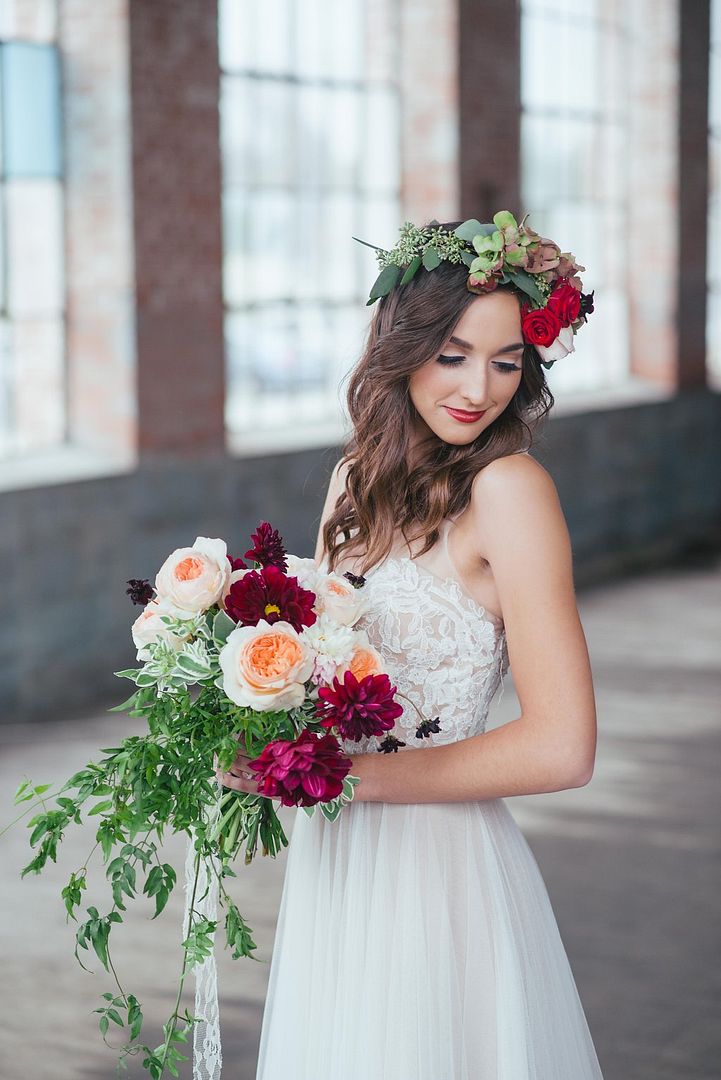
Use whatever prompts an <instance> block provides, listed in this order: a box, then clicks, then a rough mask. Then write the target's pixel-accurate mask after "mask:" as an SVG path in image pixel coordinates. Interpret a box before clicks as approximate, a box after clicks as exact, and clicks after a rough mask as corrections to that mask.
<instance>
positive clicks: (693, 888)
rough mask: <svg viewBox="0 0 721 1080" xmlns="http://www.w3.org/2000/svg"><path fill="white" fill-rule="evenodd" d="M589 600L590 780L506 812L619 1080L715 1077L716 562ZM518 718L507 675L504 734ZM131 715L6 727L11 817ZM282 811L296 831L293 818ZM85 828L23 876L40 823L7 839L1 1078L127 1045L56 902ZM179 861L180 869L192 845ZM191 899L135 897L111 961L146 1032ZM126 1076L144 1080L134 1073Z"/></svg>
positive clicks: (608, 1075) (258, 878)
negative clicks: (21, 791) (543, 889)
mask: <svg viewBox="0 0 721 1080" xmlns="http://www.w3.org/2000/svg"><path fill="white" fill-rule="evenodd" d="M578 601H579V610H580V612H581V617H582V620H583V624H584V628H585V631H586V636H587V639H588V644H589V649H590V653H591V658H592V663H593V670H594V684H595V688H596V696H597V703H598V720H599V738H598V754H597V760H596V769H595V773H594V777H593V779H592V781H591V783H590V784H588V785H587V786H586V787H583V788H577V789H572V790H570V791H563V792H556V793H553V794H543V795H532V796H519V797H514V798H509V799H508V800H507V803H508V805H509V807H510V809H511V811H512V813H513V814H514V816H515V818H516V820H517V821H518V823H519V825H520V826H521V828H522V829H523V831H524V833H525V835H526V836H527V838H528V840H529V843H530V844H531V847H532V848H533V851H534V853H535V855H536V858H537V860H538V863H539V866H540V868H541V871H542V873H543V875H544V878H545V880H546V883H547V886H548V891H549V895H550V897H551V901H552V903H553V906H554V909H555V912H556V916H557V919H558V923H559V927H560V930H561V935H562V937H563V940H564V943H565V945H566V948H567V951H568V954H569V958H570V961H571V965H572V968H573V971H574V975H575V978H576V982H577V985H578V988H579V992H580V994H581V998H582V1000H583V1003H584V1007H585V1010H586V1015H587V1017H588V1022H589V1026H590V1028H591V1032H592V1034H593V1036H594V1040H595V1043H596V1047H597V1050H598V1055H599V1058H600V1060H601V1065H602V1067H603V1071H604V1078H605V1080H719V1078H720V1077H721V1024H720V1023H719V1009H720V1007H721V906H720V905H719V900H718V897H719V893H720V892H721V865H720V864H721V844H720V839H721V838H720V835H719V822H721V785H720V784H719V781H718V778H719V775H721V560H717V561H715V562H713V563H712V564H710V565H709V564H705V565H700V566H691V567H687V568H683V569H675V570H669V571H662V572H654V573H653V574H649V575H646V576H642V577H637V578H634V579H632V580H627V581H624V582H620V583H615V584H613V585H606V586H603V587H600V588H596V589H593V590H586V591H584V592H583V593H582V594H581V595H580V596H579V598H578ZM119 689H120V690H122V688H121V687H120V684H119ZM123 696H125V695H123V694H122V693H120V692H119V694H118V701H120V700H122V697H123ZM109 704H114V702H112V703H109ZM516 715H518V705H517V699H516V698H515V694H514V692H513V686H512V681H511V679H510V677H509V678H508V679H507V680H506V685H505V689H504V693H503V696H502V699H501V701H500V702H499V701H496V703H495V704H494V707H493V712H492V716H491V726H496V725H498V724H501V723H505V722H507V721H508V720H511V719H513V718H514V717H515V716H516ZM133 723H134V722H133V721H129V720H128V719H127V718H123V717H121V716H119V715H118V714H104V713H102V712H100V713H99V714H97V715H95V716H91V717H88V718H84V719H78V720H77V721H74V722H69V723H65V722H63V723H53V722H51V721H49V722H48V723H47V724H38V725H32V726H22V727H21V726H5V727H2V726H0V748H1V751H2V757H1V760H0V822H1V823H5V822H7V821H8V820H10V818H11V816H12V814H13V808H12V795H13V792H14V790H15V788H16V786H17V784H18V782H19V780H20V779H21V778H22V777H23V776H24V775H25V774H28V775H30V776H31V777H32V779H33V781H34V782H35V783H40V782H47V781H53V780H54V781H58V780H62V779H64V778H65V777H67V776H68V775H70V773H71V772H73V771H74V770H76V769H77V768H79V767H80V766H82V765H83V764H84V763H85V762H86V761H88V760H91V759H93V758H95V757H97V751H98V747H103V746H109V745H113V744H114V743H115V742H116V741H117V739H118V738H120V737H122V736H123V735H125V734H129V733H130V732H131V731H132V730H138V729H137V727H135V728H134V727H133ZM135 723H137V722H135ZM281 812H282V814H283V820H284V822H285V827H286V832H287V833H288V835H290V832H291V829H292V824H293V821H294V816H293V815H294V814H295V811H294V810H290V809H287V810H286V809H284V810H282V811H281ZM89 837H90V831H89V830H87V829H85V828H82V829H75V831H71V832H69V833H68V834H67V837H66V840H65V841H64V842H63V844H62V846H61V851H60V865H59V866H54V865H51V866H49V868H48V869H47V870H46V871H44V872H43V874H42V875H40V876H37V877H36V876H32V877H28V878H26V879H25V880H24V881H22V882H21V881H20V879H19V874H18V871H19V868H20V867H21V866H22V865H24V863H25V862H26V861H27V858H28V849H27V838H26V831H25V829H24V828H23V827H22V826H18V827H15V828H14V829H12V830H11V831H10V832H9V833H8V834H6V835H5V837H3V838H2V839H1V840H0V875H1V877H0V888H1V890H2V913H3V917H2V920H0V950H1V959H2V973H3V978H2V980H1V981H0V1017H2V1021H1V1022H2V1048H3V1054H2V1066H0V1075H1V1076H2V1080H27V1078H32V1080H36V1078H37V1080H105V1078H109V1077H112V1076H113V1075H114V1071H115V1054H114V1053H113V1052H112V1051H111V1050H108V1049H107V1048H105V1047H104V1046H103V1044H102V1042H101V1040H100V1036H99V1034H98V1030H97V1025H96V1017H94V1016H93V1015H92V1011H91V1010H93V1009H94V1008H96V1007H97V1005H98V1004H99V1000H98V999H99V995H100V994H101V993H102V992H103V991H104V990H107V989H111V983H110V980H109V978H108V976H107V975H106V974H105V972H104V971H103V970H102V968H100V965H99V964H97V963H96V964H93V965H92V966H93V967H94V968H95V970H96V974H95V975H90V974H86V973H85V972H84V971H82V969H81V968H80V967H79V966H78V965H77V963H76V962H75V960H74V959H73V947H74V930H73V926H72V925H66V923H65V918H64V909H63V905H62V901H61V899H60V895H59V894H60V889H61V888H62V886H63V885H64V884H65V882H66V880H67V877H68V875H69V873H70V871H71V870H73V869H76V868H77V867H79V866H80V865H81V864H82V863H83V862H84V860H85V856H86V854H87V852H88V851H89V849H90V847H91V843H90V842H89ZM166 852H167V856H168V859H169V861H171V862H175V864H176V866H178V868H179V869H181V868H182V854H183V845H182V844H181V843H179V842H178V838H171V839H170V841H169V842H168V844H167V848H166ZM284 855H285V853H284ZM284 855H282V856H281V857H279V858H278V859H277V860H275V861H274V860H271V859H263V858H258V859H257V860H256V861H255V862H254V863H253V864H251V866H250V867H243V868H241V870H242V872H241V873H240V875H239V877H238V879H237V880H236V881H235V882H233V891H234V893H235V895H236V898H237V899H238V902H239V905H240V908H241V911H242V912H243V913H244V915H245V917H246V919H247V921H248V922H249V923H250V925H251V927H252V928H253V930H254V936H255V940H256V942H257V944H258V953H257V955H258V956H259V957H260V958H261V959H263V960H265V961H266V963H264V964H255V963H252V962H250V961H247V962H243V961H232V960H230V959H229V958H228V954H227V953H225V954H223V953H222V952H221V953H220V957H219V968H220V982H221V1013H222V1029H223V1049H224V1076H225V1077H227V1078H228V1080H231V1078H232V1080H254V1077H255V1059H256V1054H257V1045H258V1037H259V1025H260V1019H261V1015H262V1007H263V999H264V993H265V986H266V980H267V976H268V963H267V961H269V959H270V955H271V950H272V943H273V934H274V930H275V922H276V918H277V910H278V902H279V897H280V890H281V886H282V880H283V873H284V868H285V860H284ZM101 880H102V874H100V873H99V872H98V870H97V868H96V869H95V871H94V874H93V876H92V878H91V881H90V887H89V890H88V893H87V894H85V896H86V897H87V901H86V902H87V903H88V904H89V903H92V902H93V896H95V898H96V899H100V900H101V903H100V906H101V907H102V906H103V905H104V897H105V893H104V892H98V890H97V889H95V890H94V885H95V886H97V885H98V883H99V882H101ZM181 902H182V893H181V891H180V889H178V890H176V893H175V894H174V895H173V896H172V897H171V900H170V902H169V905H168V911H167V916H166V914H164V915H163V916H162V917H161V919H159V920H158V922H157V923H152V924H150V923H149V922H148V916H149V913H150V910H151V909H149V907H148V906H146V905H145V904H144V903H136V905H135V906H136V908H137V911H132V910H130V911H129V912H128V915H129V917H128V919H127V922H126V924H125V925H124V926H122V927H119V928H117V929H116V930H115V931H114V934H115V935H116V936H115V952H114V956H115V961H116V966H117V967H118V968H119V971H120V974H121V978H124V980H125V981H126V982H127V983H128V984H129V986H130V987H131V989H132V990H134V992H135V993H136V994H137V996H138V997H139V998H140V1000H141V1001H142V1002H143V1005H144V1009H145V1014H146V1023H147V1031H146V1034H147V1037H148V1040H155V1036H156V1034H158V1035H159V1025H160V1023H161V1022H162V1020H163V1019H164V1018H165V1016H166V1015H167V1013H168V1011H169V1010H170V1005H171V1002H170V991H171V978H174V977H175V972H176V968H177V964H178V959H179V952H178V942H179V939H180V912H181ZM189 1003H190V999H189ZM155 1041H159V1038H158V1039H157V1040H155ZM124 1075H126V1076H128V1077H139V1076H143V1077H145V1076H147V1074H146V1073H144V1072H142V1070H140V1069H139V1067H138V1066H137V1064H135V1063H134V1064H133V1065H131V1067H130V1069H129V1071H128V1073H126V1074H124ZM181 1076H184V1077H188V1076H190V1070H189V1069H187V1067H186V1069H185V1070H184V1071H182V1072H181ZM289 1080H293V1078H292V1077H289ZM369 1080H373V1078H372V1077H370V1078H369ZM439 1080H443V1078H441V1077H439ZM569 1080H572V1078H570V1077H569Z"/></svg>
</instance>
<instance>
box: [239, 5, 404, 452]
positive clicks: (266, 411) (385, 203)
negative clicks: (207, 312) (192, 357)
mask: <svg viewBox="0 0 721 1080" xmlns="http://www.w3.org/2000/svg"><path fill="white" fill-rule="evenodd" d="M396 2H397V0H393V2H389V3H387V4H384V5H378V4H367V3H364V2H363V0H346V2H344V3H343V4H338V3H335V2H334V0H304V3H303V4H302V5H299V4H297V3H294V2H292V0H265V2H264V3H262V4H258V3H256V2H255V0H221V2H220V4H219V48H220V64H221V106H220V111H221V150H222V163H223V237H224V240H223V243H224V265H223V283H224V296H225V307H226V314H225V332H226V356H227V375H228V379H227V395H226V425H227V429H228V431H229V433H231V434H232V433H236V434H240V435H243V434H244V433H257V432H259V431H260V432H266V433H267V437H266V445H272V443H273V439H274V433H277V432H279V429H280V428H282V427H286V428H287V427H288V426H290V427H291V428H292V429H293V430H294V431H295V432H298V431H300V430H302V429H306V430H308V429H311V430H314V431H316V432H317V431H318V430H319V428H320V429H322V428H323V427H325V428H329V427H331V426H333V425H337V424H338V423H339V421H340V420H341V412H342V404H343V403H342V393H339V383H340V380H341V378H342V376H343V375H344V374H345V373H346V372H347V371H348V370H349V368H350V367H351V366H352V365H353V363H354V361H355V360H356V359H357V356H358V355H359V352H360V348H361V345H362V339H363V334H364V331H365V328H366V326H367V323H368V318H369V309H368V308H366V307H365V301H366V300H367V297H368V290H369V288H370V284H371V283H372V281H373V280H374V278H375V276H376V274H377V264H376V261H375V258H374V256H373V254H372V252H371V250H370V248H367V247H363V246H362V245H361V244H358V243H356V242H355V241H354V240H353V239H352V237H353V236H358V237H360V238H361V239H364V240H369V241H370V242H371V243H375V244H379V245H381V246H383V245H384V244H385V242H386V240H387V238H388V237H389V236H393V235H394V234H395V233H396V231H397V228H398V219H399V214H400V209H399V208H400V191H399V188H400V159H399V155H400V130H399V126H400V116H399V90H398V86H397V82H396V76H397V72H398V66H399V65H398V60H397V57H396V56H395V54H394V47H391V44H390V43H391V42H397V40H398V34H397V30H396V27H395V19H396V18H397V12H396Z"/></svg>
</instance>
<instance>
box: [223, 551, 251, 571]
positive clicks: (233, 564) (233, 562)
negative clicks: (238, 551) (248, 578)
mask: <svg viewBox="0 0 721 1080" xmlns="http://www.w3.org/2000/svg"><path fill="white" fill-rule="evenodd" d="M226 558H227V559H228V562H229V563H230V569H231V570H247V569H248V564H247V563H245V562H243V560H242V559H241V558H237V559H234V558H233V556H232V555H228V556H226Z"/></svg>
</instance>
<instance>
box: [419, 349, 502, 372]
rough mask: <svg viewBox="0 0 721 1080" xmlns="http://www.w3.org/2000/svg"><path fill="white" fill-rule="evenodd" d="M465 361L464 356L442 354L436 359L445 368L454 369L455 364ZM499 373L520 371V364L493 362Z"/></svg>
mask: <svg viewBox="0 0 721 1080" xmlns="http://www.w3.org/2000/svg"><path fill="white" fill-rule="evenodd" d="M464 360H465V357H464V356H445V355H444V354H443V353H441V355H440V356H439V357H438V363H439V364H443V365H444V366H445V367H454V366H455V365H456V364H461V363H463V361H464ZM494 363H495V365H496V367H497V368H498V370H499V371H520V370H521V366H520V364H504V363H503V361H501V360H496V361H494Z"/></svg>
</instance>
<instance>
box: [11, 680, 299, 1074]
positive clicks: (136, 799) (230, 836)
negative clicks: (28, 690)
mask: <svg viewBox="0 0 721 1080" xmlns="http://www.w3.org/2000/svg"><path fill="white" fill-rule="evenodd" d="M126 675H128V677H130V673H129V672H128V673H126ZM136 677H137V672H136ZM191 695H192V696H191ZM109 711H111V712H118V711H124V712H127V713H128V714H129V715H130V716H134V717H140V716H142V717H144V718H145V721H146V723H147V734H145V735H142V736H135V735H134V736H130V737H128V738H126V739H123V740H122V742H120V743H119V745H118V746H114V747H110V748H106V749H103V750H102V751H101V752H102V753H103V754H104V755H105V756H104V757H103V758H102V759H101V760H100V761H99V762H97V763H90V764H89V765H87V766H86V767H85V768H84V769H81V770H80V771H79V772H77V773H76V774H75V775H74V776H72V777H71V778H70V779H69V780H68V781H67V783H65V784H64V785H63V786H62V787H61V788H60V789H59V790H58V791H57V792H56V793H55V794H54V795H52V794H50V785H47V784H40V785H37V786H33V785H32V784H31V782H30V781H29V780H25V781H24V782H23V783H22V784H21V785H20V787H19V788H18V790H17V792H16V795H15V803H16V805H18V806H23V807H24V810H23V812H22V813H21V814H20V815H19V818H17V819H16V820H20V818H22V817H25V816H27V815H28V814H31V815H32V816H31V818H30V821H29V823H28V825H29V828H30V829H31V833H30V844H31V846H32V847H33V848H34V849H36V853H35V855H34V857H33V858H32V859H31V861H30V862H29V863H28V864H27V866H25V867H24V869H23V871H22V876H23V877H24V876H25V875H26V874H30V873H36V874H39V873H40V872H41V871H42V870H43V868H44V867H45V865H46V864H47V862H48V860H51V861H53V862H55V861H56V858H57V850H58V845H59V844H60V843H61V841H62V839H63V836H64V834H65V831H66V830H67V828H68V827H69V826H71V825H80V824H82V823H83V821H85V822H87V823H90V822H91V821H92V819H93V818H97V826H96V829H95V843H94V846H93V847H92V850H91V851H90V853H89V855H88V857H87V859H86V860H85V863H84V864H83V865H82V866H81V867H79V868H78V869H75V870H73V872H72V873H71V874H70V877H69V879H68V882H67V884H66V885H65V886H64V888H63V889H62V894H61V895H62V900H63V902H64V905H65V909H66V912H67V919H68V920H69V919H73V920H74V921H76V922H77V923H78V928H77V931H76V945H75V955H76V958H77V960H78V962H79V963H80V964H81V966H82V967H84V968H85V963H83V959H81V953H83V952H84V953H86V954H90V953H91V952H94V953H95V955H96V956H97V958H98V960H99V961H100V963H101V965H102V966H103V968H104V969H105V970H106V971H107V972H108V973H109V974H110V975H111V976H112V978H113V980H114V983H115V988H114V989H113V990H112V991H106V992H105V993H104V994H103V995H102V1002H103V1003H102V1005H101V1006H100V1008H98V1009H97V1010H95V1011H96V1012H97V1014H98V1018H99V1019H98V1025H99V1028H100V1032H101V1035H102V1037H103V1039H104V1041H106V1042H107V1035H108V1032H109V1030H113V1031H114V1030H115V1028H116V1027H117V1028H118V1029H119V1030H123V1031H124V1032H125V1037H124V1042H123V1044H122V1046H121V1047H120V1048H119V1051H120V1062H122V1061H123V1060H124V1059H125V1058H126V1057H128V1056H131V1055H137V1054H140V1055H141V1058H142V1064H143V1067H144V1069H145V1070H146V1071H147V1072H148V1073H149V1074H150V1076H151V1077H153V1080H158V1078H160V1077H162V1076H164V1075H167V1073H170V1074H171V1075H173V1076H177V1075H178V1074H177V1067H178V1063H179V1062H181V1061H184V1060H186V1059H187V1055H185V1054H183V1053H182V1052H181V1049H180V1044H182V1043H186V1042H187V1041H188V1038H189V1034H190V1032H191V1031H192V1028H193V1025H194V1023H195V1019H194V1018H193V1016H192V1015H190V1014H189V1013H188V1012H187V1010H186V1011H185V1012H183V1011H181V1009H180V1000H181V995H182V990H183V985H184V982H185V978H186V976H187V974H188V973H189V972H190V971H191V970H192V968H193V967H194V966H195V965H196V964H198V963H200V962H202V960H203V959H205V957H207V956H208V955H209V954H210V952H211V950H212V935H213V933H214V931H215V930H216V925H217V924H216V923H215V922H214V921H211V920H209V919H207V918H205V917H203V916H202V914H201V913H200V912H199V911H198V910H197V902H196V898H195V893H196V888H197V884H198V880H199V875H200V872H201V867H204V868H205V871H206V874H208V875H210V874H213V875H214V876H215V877H216V879H217V882H218V887H219V905H220V907H221V909H223V910H224V911H225V919H224V931H225V940H226V945H227V947H228V948H230V950H231V953H232V956H233V957H234V958H235V959H239V958H241V957H248V958H249V959H252V960H257V959H258V958H257V957H255V956H254V955H253V951H254V950H255V949H256V948H257V946H256V944H255V942H254V941H253V936H252V934H253V932H252V930H251V928H250V927H249V926H248V924H247V923H246V922H245V920H244V919H243V916H242V915H241V913H240V911H239V909H238V907H237V905H236V904H235V903H234V902H233V900H232V898H231V896H230V895H229V893H228V891H227V889H226V882H225V879H226V878H227V877H234V876H235V874H234V871H233V870H232V868H231V863H232V862H233V860H234V859H235V857H236V856H237V855H238V853H239V852H240V850H241V848H243V847H245V862H246V863H249V862H250V861H251V860H252V859H253V857H254V856H255V854H256V853H257V849H258V844H259V843H260V845H261V847H262V851H263V854H264V855H271V856H275V855H276V854H277V853H278V852H279V851H280V850H281V848H282V847H284V846H287V844H288V839H287V837H286V835H285V833H284V830H283V827H282V825H281V823H280V820H279V818H278V816H277V813H276V811H275V809H274V803H273V800H272V799H269V798H266V797H264V796H261V795H251V794H248V793H246V792H239V791H234V790H226V791H225V792H224V793H223V794H222V795H221V794H220V793H219V789H218V783H217V780H216V776H215V768H214V764H213V763H214V761H215V760H217V763H218V765H219V766H220V767H221V768H224V769H227V768H229V767H230V765H231V764H232V762H233V761H234V759H235V756H236V753H237V750H238V743H237V739H238V735H239V734H242V736H243V738H244V741H245V746H246V748H247V751H248V753H249V754H250V755H251V756H253V755H254V754H256V753H257V752H258V751H259V750H260V748H261V746H262V745H264V743H265V742H266V741H267V740H268V737H269V732H270V734H271V735H272V737H273V738H285V739H293V738H295V737H296V735H297V733H298V732H297V730H296V723H297V722H298V720H299V717H295V716H294V713H293V711H292V710H291V712H286V711H283V712H277V713H270V712H264V713H263V714H262V717H261V716H260V715H259V714H258V713H257V712H254V711H253V710H252V709H249V708H242V707H239V706H237V705H235V704H234V703H232V702H231V701H229V699H228V698H227V697H226V695H225V694H224V693H223V691H222V689H221V688H220V687H218V686H215V685H213V684H202V685H201V686H200V687H199V688H198V687H191V688H189V687H185V688H179V687H175V688H174V691H173V693H172V694H169V693H165V694H164V693H158V683H156V684H155V685H154V686H138V689H137V690H136V692H135V693H134V694H133V695H132V697H130V698H129V699H128V700H127V701H125V702H123V703H122V705H118V706H116V707H115V708H114V709H111V710H109ZM304 722H305V720H304ZM261 734H262V738H263V742H262V744H261V743H260V742H259V740H260V738H261ZM218 798H220V813H219V816H218V818H217V821H216V823H215V824H212V823H207V822H208V817H207V814H206V811H207V810H208V809H209V808H211V807H214V806H216V805H217V800H218ZM12 824H14V822H13V823H12ZM9 827H10V826H8V828H9ZM168 831H170V832H173V833H176V832H185V833H187V834H188V835H192V836H193V838H194V842H195V863H194V867H195V878H194V885H193V894H192V900H191V904H190V914H189V919H188V925H187V927H186V936H185V940H184V941H183V943H182V962H181V971H180V976H179V980H178V989H177V995H176V999H175V1005H174V1007H173V1010H172V1012H171V1014H170V1016H169V1017H168V1019H167V1021H166V1023H165V1024H164V1026H163V1040H162V1042H161V1043H160V1044H159V1045H158V1046H155V1047H151V1046H149V1045H147V1043H146V1042H144V1041H143V1040H142V1033H143V1012H142V1006H141V1003H140V1001H139V1000H138V998H137V997H136V996H135V995H134V994H132V993H130V992H128V991H126V989H125V987H124V985H123V982H122V981H121V978H120V976H119V974H118V972H117V971H116V968H115V966H114V963H113V959H112V955H111V949H110V942H111V934H112V931H113V929H114V927H115V926H116V925H117V924H119V923H122V922H123V916H124V913H125V912H126V909H127V904H128V902H129V901H131V900H136V899H138V898H139V897H141V896H145V897H147V898H148V899H149V900H150V901H151V902H152V903H153V906H154V911H153V914H152V916H151V918H152V919H155V918H157V917H158V916H159V915H160V913H161V912H162V911H163V909H164V908H165V906H166V904H167V902H168V898H169V896H170V894H171V892H172V890H173V888H174V887H175V884H176V873H175V870H174V869H173V867H172V866H171V865H170V864H169V863H167V862H164V861H162V859H161V857H160V849H161V846H162V841H163V837H164V835H165V834H166V833H167V832H168ZM96 855H97V857H98V858H101V859H102V863H103V865H104V867H105V876H106V879H107V883H108V891H109V897H108V902H107V904H106V906H105V908H104V909H103V908H102V907H96V906H92V905H91V906H89V907H87V908H86V909H85V915H84V917H83V916H82V915H80V909H81V906H82V905H83V893H84V892H86V890H87V873H88V866H89V864H90V860H91V859H92V858H93V857H95V856H96ZM208 880H210V877H208ZM198 899H199V898H198ZM86 962H87V960H86ZM259 962H264V961H259ZM86 970H87V968H86Z"/></svg>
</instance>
